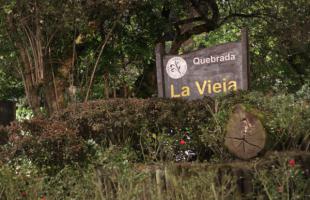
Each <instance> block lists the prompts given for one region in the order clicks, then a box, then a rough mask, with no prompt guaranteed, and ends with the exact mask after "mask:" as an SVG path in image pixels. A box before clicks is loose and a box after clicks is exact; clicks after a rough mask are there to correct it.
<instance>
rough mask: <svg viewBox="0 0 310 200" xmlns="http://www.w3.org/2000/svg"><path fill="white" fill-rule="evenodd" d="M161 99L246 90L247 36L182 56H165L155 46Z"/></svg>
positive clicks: (161, 48) (159, 46) (161, 45)
mask: <svg viewBox="0 0 310 200" xmlns="http://www.w3.org/2000/svg"><path fill="white" fill-rule="evenodd" d="M156 67H157V85H158V96H159V97H166V98H186V99H200V98H203V97H204V96H214V95H216V94H221V93H229V92H231V91H237V90H247V89H248V85H249V81H248V77H249V76H248V73H249V65H248V37H247V31H246V29H243V30H242V40H241V41H240V42H231V43H226V44H221V45H218V46H214V47H211V48H205V49H201V50H197V51H194V52H190V53H187V54H183V55H165V53H164V45H163V44H158V45H157V47H156Z"/></svg>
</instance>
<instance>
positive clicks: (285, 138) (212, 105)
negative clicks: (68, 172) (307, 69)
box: [1, 92, 310, 168]
mask: <svg viewBox="0 0 310 200" xmlns="http://www.w3.org/2000/svg"><path fill="white" fill-rule="evenodd" d="M240 103H241V104H243V105H245V107H246V108H247V109H248V110H249V111H250V112H252V113H255V114H256V115H257V116H258V117H259V118H260V119H261V120H262V122H263V124H264V126H265V128H266V130H267V133H268V140H269V145H268V147H267V148H268V149H267V150H288V149H304V150H309V144H310V143H309V138H310V136H309V135H310V134H309V130H310V109H309V101H308V100H305V99H302V98H297V97H295V96H294V95H283V94H281V95H274V96H272V95H269V96H268V95H267V96H266V95H264V94H262V93H256V92H242V93H238V94H230V95H227V96H222V97H217V98H214V99H211V98H204V99H202V100H195V101H186V100H180V99H172V100H169V99H155V98H154V99H109V100H101V101H93V102H88V103H81V104H73V105H71V106H69V107H68V108H67V109H66V110H64V111H61V112H59V113H55V114H54V115H53V116H51V117H50V118H41V119H38V118H35V119H32V120H30V121H24V122H22V123H15V124H13V125H12V126H11V127H9V128H7V129H8V130H7V131H8V132H9V134H8V135H9V141H8V144H7V145H2V146H1V149H2V150H1V154H2V156H1V157H2V161H3V162H6V161H8V160H11V159H12V158H14V157H18V156H20V155H24V156H26V157H27V158H29V159H30V160H31V161H32V162H34V163H35V164H38V165H39V166H42V167H49V168H51V167H53V166H55V167H57V168H63V167H64V166H65V165H66V164H81V163H87V162H90V161H91V159H93V158H94V157H96V156H98V153H97V152H98V151H97V150H98V148H108V147H109V146H111V145H116V146H120V147H122V148H124V147H126V148H128V149H130V150H129V151H131V152H132V153H133V154H134V156H132V159H133V160H132V161H133V162H142V161H158V160H176V159H177V156H179V155H180V152H181V153H182V152H183V154H184V151H185V150H189V149H190V150H193V151H194V152H196V153H197V158H198V160H200V161H203V160H213V161H216V160H221V161H223V160H224V161H225V160H231V159H234V158H233V157H232V156H231V155H230V154H229V153H228V151H227V150H226V149H225V147H224V145H223V144H224V136H225V128H226V122H227V120H228V117H229V114H230V113H231V110H232V108H233V107H234V105H236V104H240ZM1 132H3V131H1ZM4 135H5V134H4ZM194 159H196V158H194ZM179 160H182V159H179Z"/></svg>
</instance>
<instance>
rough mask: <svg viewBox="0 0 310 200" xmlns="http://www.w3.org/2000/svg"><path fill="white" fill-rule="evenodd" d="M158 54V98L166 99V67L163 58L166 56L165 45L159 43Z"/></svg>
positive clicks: (157, 46) (156, 50)
mask: <svg viewBox="0 0 310 200" xmlns="http://www.w3.org/2000/svg"><path fill="white" fill-rule="evenodd" d="M155 53H156V72H157V73H156V74H157V90H158V97H165V83H164V80H165V79H164V66H163V57H164V55H165V44H164V43H163V42H161V43H158V44H157V45H156V49H155Z"/></svg>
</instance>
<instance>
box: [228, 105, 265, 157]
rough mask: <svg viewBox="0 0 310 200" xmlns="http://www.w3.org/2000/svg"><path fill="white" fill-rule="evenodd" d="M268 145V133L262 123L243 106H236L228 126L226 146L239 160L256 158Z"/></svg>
mask: <svg viewBox="0 0 310 200" xmlns="http://www.w3.org/2000/svg"><path fill="white" fill-rule="evenodd" d="M265 144H266V132H265V129H264V127H263V125H262V123H261V121H260V120H259V119H258V118H257V117H256V116H255V115H254V114H252V113H249V112H247V111H245V109H244V107H243V106H242V105H239V104H238V105H236V106H235V108H234V111H233V113H232V114H231V116H230V119H229V121H228V124H227V134H226V137H225V146H226V147H227V148H228V150H229V151H230V152H231V153H232V154H234V155H235V156H237V157H238V158H241V159H244V160H247V159H251V158H254V157H256V156H257V155H258V153H259V152H261V151H262V150H263V149H264V147H265Z"/></svg>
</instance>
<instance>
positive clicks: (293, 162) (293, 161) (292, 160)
mask: <svg viewBox="0 0 310 200" xmlns="http://www.w3.org/2000/svg"><path fill="white" fill-rule="evenodd" d="M288 164H289V165H290V166H291V167H295V164H296V162H295V160H294V159H291V160H289V161H288Z"/></svg>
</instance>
